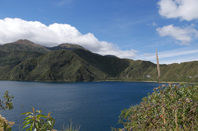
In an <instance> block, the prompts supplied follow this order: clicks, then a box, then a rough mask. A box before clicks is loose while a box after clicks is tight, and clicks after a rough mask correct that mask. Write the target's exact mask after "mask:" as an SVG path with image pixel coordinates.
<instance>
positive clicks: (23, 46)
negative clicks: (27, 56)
mask: <svg viewBox="0 0 198 131" xmlns="http://www.w3.org/2000/svg"><path fill="white" fill-rule="evenodd" d="M0 49H3V50H9V51H33V52H42V53H47V52H49V50H48V49H46V48H45V47H43V46H41V45H39V44H35V43H34V42H32V41H29V40H27V39H19V40H17V41H15V42H11V43H7V44H3V45H1V46H0Z"/></svg>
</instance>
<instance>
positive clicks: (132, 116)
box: [114, 85, 198, 131]
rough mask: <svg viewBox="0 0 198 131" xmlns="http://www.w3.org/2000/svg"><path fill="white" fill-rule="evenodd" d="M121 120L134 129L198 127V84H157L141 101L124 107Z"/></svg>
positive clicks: (155, 130) (156, 130) (177, 130)
mask: <svg viewBox="0 0 198 131" xmlns="http://www.w3.org/2000/svg"><path fill="white" fill-rule="evenodd" d="M119 118H120V119H119V122H120V123H122V124H123V125H124V128H123V129H114V130H116V131H119V130H122V131H126V130H127V131H131V130H140V131H141V130H152V131H160V130H162V131H163V130H168V131H189V130H198V86H195V85H188V86H185V85H181V86H180V85H174V86H172V85H169V86H168V87H164V86H163V87H158V88H154V92H153V93H152V94H148V96H147V97H144V98H143V99H142V102H141V103H140V104H139V105H135V106H132V107H130V108H129V109H124V110H122V112H121V114H120V116H119Z"/></svg>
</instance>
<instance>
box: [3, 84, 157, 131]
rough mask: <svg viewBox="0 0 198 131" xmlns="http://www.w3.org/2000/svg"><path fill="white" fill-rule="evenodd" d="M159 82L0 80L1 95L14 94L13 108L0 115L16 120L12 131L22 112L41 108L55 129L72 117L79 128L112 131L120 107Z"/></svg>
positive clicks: (134, 99)
mask: <svg viewBox="0 0 198 131" xmlns="http://www.w3.org/2000/svg"><path fill="white" fill-rule="evenodd" d="M157 86H159V84H158V83H151V82H77V83H61V82H59V83H58V82H18V81H0V99H1V100H2V99H3V98H2V96H3V94H4V93H5V91H6V90H8V91H9V94H10V95H14V99H13V102H14V108H13V109H12V110H8V111H2V113H1V114H2V116H4V117H6V119H8V120H9V121H15V125H14V126H13V131H18V128H19V123H20V121H21V116H20V114H21V105H23V112H27V111H32V109H31V107H34V108H35V109H36V110H42V111H43V112H42V114H45V115H47V114H48V112H52V114H51V116H52V117H53V118H54V119H55V120H56V124H55V126H54V129H59V130H60V129H61V125H63V124H64V125H68V120H69V119H71V120H72V122H73V123H74V124H76V125H81V128H80V131H111V127H116V128H118V127H120V128H121V127H122V125H120V124H117V123H118V117H119V115H120V112H121V110H123V109H124V108H129V107H130V106H131V105H136V104H139V103H140V101H141V100H142V98H143V97H145V96H147V94H148V92H150V93H151V92H152V91H153V88H154V87H157Z"/></svg>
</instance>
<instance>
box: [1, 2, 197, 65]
mask: <svg viewBox="0 0 198 131" xmlns="http://www.w3.org/2000/svg"><path fill="white" fill-rule="evenodd" d="M197 12H198V0H0V44H6V43H10V42H14V41H17V40H19V39H28V40H30V41H32V42H34V43H36V44H40V45H42V46H47V47H53V46H57V45H59V44H62V43H72V44H78V45H81V46H83V47H85V48H87V49H89V50H90V51H92V52H94V53H98V54H101V55H115V56H117V57H120V58H128V59H133V60H146V61H151V62H153V63H156V56H155V50H156V49H157V51H158V55H159V63H160V64H171V63H181V62H188V61H197V60H198V13H197Z"/></svg>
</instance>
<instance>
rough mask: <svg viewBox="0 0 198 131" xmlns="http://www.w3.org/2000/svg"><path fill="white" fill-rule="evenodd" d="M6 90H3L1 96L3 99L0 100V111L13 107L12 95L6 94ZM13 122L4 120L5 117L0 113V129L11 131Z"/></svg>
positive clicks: (0, 130)
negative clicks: (3, 92)
mask: <svg viewBox="0 0 198 131" xmlns="http://www.w3.org/2000/svg"><path fill="white" fill-rule="evenodd" d="M8 93H9V92H8V91H6V92H5V94H4V96H3V98H4V100H3V101H2V100H0V112H1V111H2V110H11V109H12V108H13V102H12V99H13V98H14V96H10V95H8ZM14 123H15V122H10V121H8V120H6V118H4V117H2V116H1V114H0V131H11V129H12V125H14Z"/></svg>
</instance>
